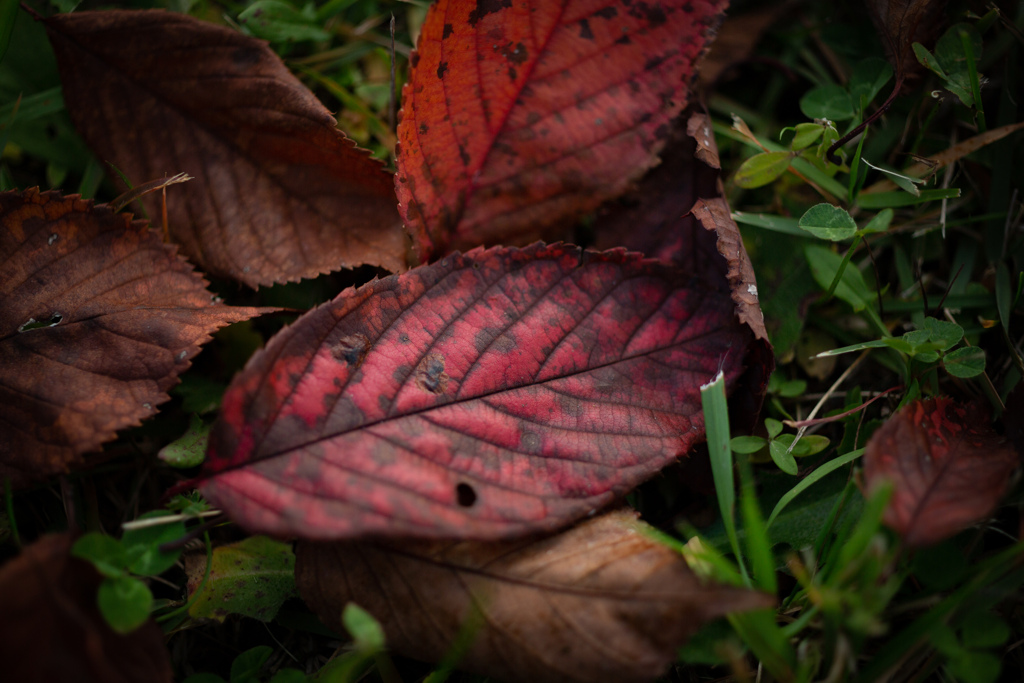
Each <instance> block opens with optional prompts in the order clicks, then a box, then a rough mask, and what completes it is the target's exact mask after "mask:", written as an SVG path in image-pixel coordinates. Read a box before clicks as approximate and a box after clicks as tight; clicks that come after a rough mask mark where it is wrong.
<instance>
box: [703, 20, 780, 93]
mask: <svg viewBox="0 0 1024 683" xmlns="http://www.w3.org/2000/svg"><path fill="white" fill-rule="evenodd" d="M742 7H743V6H742V5H741V6H740V8H738V10H739V12H741V13H739V14H734V13H730V14H729V15H727V16H726V17H725V21H723V22H722V25H721V26H719V28H718V33H717V34H716V35H715V40H714V42H713V43H711V47H710V48H709V49H708V52H707V54H706V55H705V56H704V59H703V61H702V62H701V63H700V69H699V70H698V72H697V84H698V87H699V88H700V89H701V90H708V89H710V88H713V87H714V85H715V83H717V82H718V80H719V79H720V78H722V76H723V75H725V74H727V72H728V71H729V70H730V69H731V68H732V67H733V66H735V65H737V64H740V63H742V62H744V61H746V60H748V59H750V56H751V55H752V54H753V52H754V48H755V47H757V43H758V42H759V41H760V40H761V36H763V35H764V33H765V31H767V30H768V28H769V27H771V26H772V25H773V24H774V23H775V22H776V21H778V20H779V19H780V18H781V17H782V16H783V15H784V14H786V13H787V12H789V11H790V10H791V9H792V8H793V3H791V2H779V3H771V4H769V5H768V6H767V7H759V8H757V9H751V10H748V11H743V9H742Z"/></svg>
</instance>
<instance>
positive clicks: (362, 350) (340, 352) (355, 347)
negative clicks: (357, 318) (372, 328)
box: [331, 332, 369, 368]
mask: <svg viewBox="0 0 1024 683" xmlns="http://www.w3.org/2000/svg"><path fill="white" fill-rule="evenodd" d="M368 347H369V340H368V339H367V338H366V335H363V334H359V333H358V332H357V333H356V334H350V335H348V336H347V337H342V338H341V339H339V340H338V342H337V343H336V344H335V345H334V346H332V347H331V354H332V355H333V356H334V358H335V359H336V360H339V361H343V362H345V363H348V364H349V366H351V367H353V368H357V367H359V365H360V364H361V363H362V362H363V359H364V358H365V357H366V350H367V348H368Z"/></svg>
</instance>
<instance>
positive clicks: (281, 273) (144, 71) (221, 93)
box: [46, 10, 406, 286]
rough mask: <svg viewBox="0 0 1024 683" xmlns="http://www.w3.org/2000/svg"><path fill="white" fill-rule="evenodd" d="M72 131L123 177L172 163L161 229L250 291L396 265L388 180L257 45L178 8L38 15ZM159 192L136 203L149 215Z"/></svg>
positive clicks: (139, 177)
mask: <svg viewBox="0 0 1024 683" xmlns="http://www.w3.org/2000/svg"><path fill="white" fill-rule="evenodd" d="M46 27H47V30H48V32H49V35H50V40H51V42H52V43H53V47H54V51H55V52H56V55H57V60H58V64H59V66H60V71H61V79H62V81H63V86H64V100H65V102H66V103H67V106H68V110H69V112H70V113H71V115H72V119H73V120H74V122H75V125H76V126H77V127H78V129H79V131H80V132H81V133H82V135H83V137H85V139H86V141H87V142H88V143H89V145H90V146H91V147H92V149H93V150H94V151H95V152H96V154H97V156H99V157H100V158H101V159H103V160H104V161H106V162H110V163H111V164H113V165H114V166H116V167H117V168H118V169H120V170H121V171H122V172H124V173H125V174H126V175H127V177H128V178H130V179H132V180H133V181H134V182H143V181H148V180H151V179H153V178H158V177H161V176H163V175H165V174H168V173H171V174H173V173H177V172H179V171H184V172H187V173H189V174H190V175H192V176H194V177H195V178H196V179H195V180H194V181H193V182H191V183H188V184H187V185H184V186H182V187H179V188H175V190H174V192H173V197H174V200H173V201H170V202H169V205H168V213H169V220H170V230H171V234H172V235H173V236H174V239H175V240H176V241H178V242H180V243H181V244H182V246H183V250H184V251H185V253H186V254H187V255H188V256H189V257H190V258H192V259H193V260H195V261H196V262H197V263H199V264H201V265H202V266H203V267H204V268H206V269H207V270H208V271H210V272H211V273H216V274H219V275H226V276H229V277H234V278H237V279H239V280H241V281H242V282H245V283H246V284H248V285H251V286H256V285H260V284H267V283H270V282H281V281H286V280H296V279H299V278H303V277H311V276H314V275H317V274H320V273H324V272H328V271H332V270H337V269H339V268H346V267H352V266H356V265H359V264H364V263H365V264H372V265H376V266H381V267H383V268H386V269H388V270H392V271H397V270H402V269H403V265H404V259H405V251H406V238H405V236H404V234H403V232H402V228H401V221H400V219H399V217H398V211H397V208H396V206H395V193H394V187H393V183H392V179H391V176H390V174H389V173H387V172H386V171H385V170H384V169H383V167H382V166H381V164H380V163H378V162H377V161H375V160H373V159H371V158H370V157H369V155H368V154H367V153H366V152H365V151H363V150H360V149H357V148H356V147H355V146H354V144H353V143H352V142H351V141H350V140H348V139H347V138H346V137H345V136H344V135H343V134H342V133H341V132H340V131H338V130H337V128H336V123H335V120H334V117H333V116H332V115H331V114H330V112H328V111H327V109H326V108H325V107H324V106H323V105H322V104H321V103H320V102H319V101H318V100H317V99H316V97H315V96H314V95H313V93H311V92H310V91H309V90H308V89H307V88H306V87H305V86H303V85H302V84H301V83H300V82H299V81H298V79H296V78H295V77H294V76H293V75H292V74H291V73H290V72H289V71H288V69H287V67H285V65H284V64H283V63H282V62H281V60H280V59H279V58H278V57H277V56H276V55H275V54H274V53H273V52H272V51H271V50H270V48H269V47H267V45H266V43H264V42H263V41H259V40H256V39H254V38H250V37H247V36H244V35H242V34H240V33H238V32H236V31H232V30H230V29H228V28H225V27H221V26H214V25H213V24H208V23H205V22H201V21H198V20H196V19H193V18H191V17H188V16H186V15H182V14H172V13H169V12H163V11H158V10H152V11H110V12H76V13H74V14H61V15H57V16H54V17H52V18H50V19H47V20H46ZM159 201H160V198H159V196H152V195H151V196H149V197H147V198H146V199H145V200H144V205H145V207H146V210H147V212H148V213H149V215H150V216H159V215H160V209H159V206H160V204H159Z"/></svg>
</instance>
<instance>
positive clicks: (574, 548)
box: [296, 510, 773, 683]
mask: <svg viewBox="0 0 1024 683" xmlns="http://www.w3.org/2000/svg"><path fill="white" fill-rule="evenodd" d="M641 526H642V525H641V524H640V523H639V522H638V521H637V520H636V513H635V512H633V511H631V510H629V511H624V510H619V511H615V512H611V513H608V514H605V515H602V516H599V517H596V518H593V519H590V520H587V521H585V522H582V523H580V524H579V525H577V526H575V527H572V528H571V529H569V530H568V531H565V532H562V533H560V534H557V535H554V536H544V537H539V538H538V537H534V538H529V539H520V540H516V541H510V542H500V543H473V542H466V541H462V542H457V541H456V542H410V541H403V542H399V543H383V542H381V543H332V544H322V543H310V542H301V543H299V545H298V547H297V550H296V553H297V558H296V583H297V585H298V588H299V593H300V594H301V595H302V596H303V599H305V601H306V602H307V604H309V605H310V607H311V608H312V609H313V610H314V611H315V612H316V613H317V614H318V615H319V616H320V618H321V620H323V621H324V623H325V624H327V625H328V626H330V627H332V628H335V629H339V630H340V629H341V625H340V616H341V612H342V609H343V608H344V607H345V605H346V604H347V603H348V602H350V601H353V602H356V603H357V604H358V605H359V606H361V607H363V608H364V609H366V610H367V611H368V612H370V613H371V614H372V615H373V616H374V617H376V618H377V619H378V620H379V621H380V622H381V624H382V626H383V627H384V631H385V634H386V637H387V643H388V645H389V647H391V648H392V649H393V650H394V651H396V652H399V653H401V654H404V655H408V656H410V657H414V658H417V659H423V660H427V661H438V660H439V659H441V658H442V657H444V656H445V655H446V654H447V653H449V652H450V651H451V649H452V645H453V644H454V642H455V639H456V637H457V636H458V634H459V633H460V629H462V628H463V625H464V624H465V623H466V622H467V620H469V619H474V618H475V619H477V620H478V622H477V623H478V630H477V631H476V634H475V639H474V640H473V642H472V644H471V645H469V646H468V648H467V650H466V653H465V656H464V658H463V659H462V660H461V661H460V664H459V666H460V667H462V668H464V669H466V670H469V671H474V672H477V673H482V674H485V675H489V676H495V677H497V678H500V679H502V680H507V681H530V682H531V683H540V682H542V681H644V680H651V679H653V678H655V677H657V676H658V675H660V674H661V673H663V672H664V670H665V669H666V668H667V667H668V665H669V664H670V663H671V662H672V660H673V659H674V658H675V652H676V649H677V648H678V647H679V646H680V645H681V644H682V643H683V642H684V641H685V640H686V639H687V638H689V637H690V636H691V635H692V634H693V633H694V632H695V631H696V630H697V629H698V628H700V626H701V625H703V624H704V623H706V622H708V621H710V620H711V619H714V618H717V617H719V616H722V615H723V614H726V613H728V612H733V611H741V610H747V609H754V608H759V607H766V606H770V605H771V604H772V602H773V601H772V598H771V597H770V596H767V595H765V594H761V593H754V592H750V591H747V590H744V589H738V588H732V587H726V586H713V585H704V584H702V583H701V582H700V581H699V580H698V579H697V577H696V576H694V574H693V573H692V572H691V571H690V569H689V567H687V565H686V562H685V561H684V560H683V559H682V557H680V556H679V555H678V554H677V553H675V552H674V551H672V550H670V549H669V548H667V547H665V546H663V545H660V544H659V543H657V542H655V541H653V540H652V539H651V538H649V537H648V536H646V535H645V534H644V533H642V530H641Z"/></svg>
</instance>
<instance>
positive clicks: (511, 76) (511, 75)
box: [508, 66, 518, 81]
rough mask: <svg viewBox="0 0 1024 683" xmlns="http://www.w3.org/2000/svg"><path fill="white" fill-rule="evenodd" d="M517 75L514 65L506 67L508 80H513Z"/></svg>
mask: <svg viewBox="0 0 1024 683" xmlns="http://www.w3.org/2000/svg"><path fill="white" fill-rule="evenodd" d="M517 75H518V74H516V70H515V67H511V66H510V67H509V68H508V79H509V80H510V81H514V80H516V76H517Z"/></svg>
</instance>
